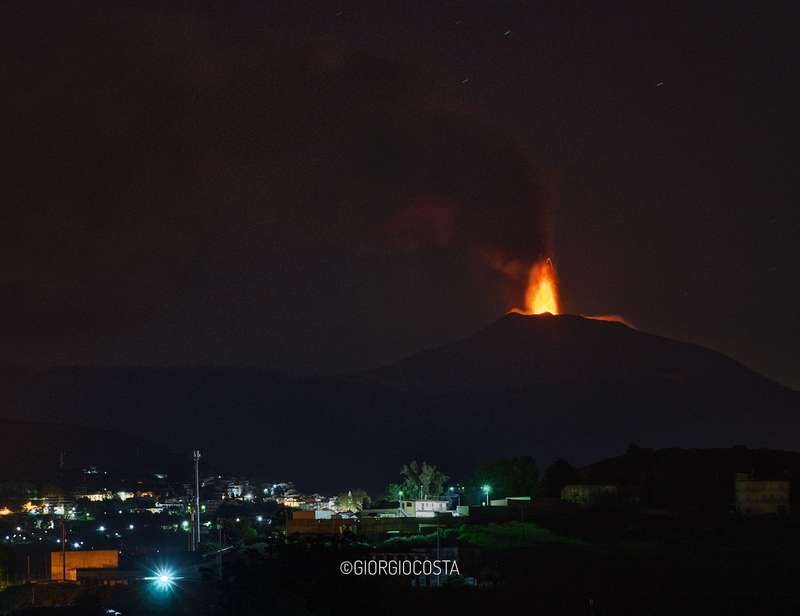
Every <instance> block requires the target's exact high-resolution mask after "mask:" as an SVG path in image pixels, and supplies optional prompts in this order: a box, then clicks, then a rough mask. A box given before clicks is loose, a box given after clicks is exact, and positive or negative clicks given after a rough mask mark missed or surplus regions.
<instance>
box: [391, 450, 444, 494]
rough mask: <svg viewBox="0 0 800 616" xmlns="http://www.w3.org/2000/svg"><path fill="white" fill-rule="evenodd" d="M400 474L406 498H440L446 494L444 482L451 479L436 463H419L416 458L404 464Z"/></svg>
mask: <svg viewBox="0 0 800 616" xmlns="http://www.w3.org/2000/svg"><path fill="white" fill-rule="evenodd" d="M400 474H401V475H402V476H403V483H402V484H401V489H402V490H403V495H404V496H405V497H406V498H418V499H422V498H439V497H441V496H442V495H443V494H444V484H445V483H446V482H447V480H448V479H449V477H448V476H447V475H445V474H444V473H443V472H442V471H440V470H439V469H438V468H437V467H436V465H435V464H428V463H427V462H423V463H422V464H418V463H417V461H416V460H412V461H411V462H410V463H409V464H404V465H403V468H401V469H400ZM394 485H396V484H394Z"/></svg>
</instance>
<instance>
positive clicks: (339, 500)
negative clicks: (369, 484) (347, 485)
mask: <svg viewBox="0 0 800 616" xmlns="http://www.w3.org/2000/svg"><path fill="white" fill-rule="evenodd" d="M369 502H370V497H369V494H367V493H366V492H365V491H364V490H362V489H360V488H359V489H356V490H349V491H347V492H346V493H343V494H340V495H339V496H337V497H336V509H338V510H339V511H350V512H353V513H356V512H358V511H361V510H362V509H363V508H364V505H365V504H369Z"/></svg>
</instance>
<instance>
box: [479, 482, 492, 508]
mask: <svg viewBox="0 0 800 616" xmlns="http://www.w3.org/2000/svg"><path fill="white" fill-rule="evenodd" d="M481 491H482V492H483V493H484V494H485V495H486V506H487V507H488V506H489V492H491V491H492V486H490V485H489V484H488V483H484V484H483V485H482V486H481Z"/></svg>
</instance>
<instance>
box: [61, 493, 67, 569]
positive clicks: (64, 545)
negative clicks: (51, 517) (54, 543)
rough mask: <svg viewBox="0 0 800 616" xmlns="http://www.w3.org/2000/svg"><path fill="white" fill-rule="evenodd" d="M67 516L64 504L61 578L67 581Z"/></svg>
mask: <svg viewBox="0 0 800 616" xmlns="http://www.w3.org/2000/svg"><path fill="white" fill-rule="evenodd" d="M66 517H67V506H66V505H64V515H63V516H61V579H62V580H63V581H65V582H66V581H67V527H66V526H65V525H64V519H65V518H66Z"/></svg>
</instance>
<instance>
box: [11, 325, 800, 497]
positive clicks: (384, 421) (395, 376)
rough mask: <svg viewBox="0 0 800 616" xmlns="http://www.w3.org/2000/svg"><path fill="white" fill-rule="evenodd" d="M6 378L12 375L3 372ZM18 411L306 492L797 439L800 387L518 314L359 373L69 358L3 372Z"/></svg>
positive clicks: (675, 345) (707, 353) (647, 343)
mask: <svg viewBox="0 0 800 616" xmlns="http://www.w3.org/2000/svg"><path fill="white" fill-rule="evenodd" d="M0 373H2V371H0ZM0 403H2V408H3V409H4V410H3V411H2V414H3V415H5V416H6V417H10V418H18V419H35V420H37V421H52V422H62V423H76V424H83V425H87V426H92V427H95V428H103V429H109V430H111V429H113V430H118V431H125V432H129V433H131V434H136V435H138V436H141V437H144V438H146V439H147V440H149V441H152V442H156V443H161V444H163V445H164V446H165V447H166V448H169V449H171V450H177V451H188V450H191V449H193V448H196V447H197V448H200V449H202V450H203V452H204V463H206V464H209V465H212V466H213V467H214V468H222V469H231V470H233V471H235V472H241V473H246V474H258V475H262V476H266V477H272V478H291V479H293V480H295V481H296V482H298V484H299V487H300V488H301V489H319V490H327V491H335V490H342V489H349V488H353V487H366V488H368V489H372V490H375V491H377V490H381V489H382V488H383V487H384V486H385V484H386V482H387V481H389V480H390V479H394V478H396V476H397V474H398V472H399V469H400V467H401V465H402V464H403V463H405V462H408V461H409V460H410V459H413V458H416V459H419V460H422V459H424V460H429V461H432V462H437V463H438V464H439V465H440V466H442V467H443V468H444V469H445V470H446V472H447V473H448V474H450V475H451V476H454V477H462V476H464V475H465V474H467V473H469V472H470V471H471V469H472V468H474V466H475V465H476V464H477V463H479V462H481V461H484V460H487V459H491V458H496V457H502V456H511V455H532V456H534V457H536V458H537V459H538V460H539V461H540V463H541V464H542V465H544V464H546V463H548V462H549V461H550V460H552V459H554V458H556V457H564V458H567V459H569V460H570V461H571V462H573V463H574V464H577V465H581V464H587V463H589V462H592V461H594V460H598V459H602V458H606V457H608V456H611V455H614V454H615V453H617V452H619V451H624V450H625V448H626V447H627V446H628V444H630V443H640V444H643V445H648V446H652V447H672V446H681V447H696V448H708V447H719V448H725V447H731V446H732V445H735V444H739V443H742V444H746V445H748V446H751V447H760V448H772V449H792V448H794V447H796V444H797V443H798V442H800V421H798V418H800V394H798V393H797V392H794V391H791V390H789V389H787V388H785V387H783V386H781V385H779V384H777V383H774V382H772V381H769V380H768V379H765V378H763V377H761V376H760V375H758V374H756V373H754V372H752V371H751V370H749V369H747V368H745V367H744V366H742V365H740V364H738V363H737V362H735V361H733V360H731V359H729V358H727V357H725V356H723V355H721V354H719V353H716V352H714V351H711V350H708V349H704V348H701V347H697V346H694V345H689V344H684V343H680V342H676V341H672V340H667V339H665V338H661V337H658V336H652V335H649V334H646V333H643V332H639V331H636V330H632V329H629V328H628V327H626V326H624V325H622V324H619V323H610V322H605V321H594V320H588V319H583V318H581V317H577V316H569V315H564V316H556V317H553V316H535V317H526V316H521V315H507V316H505V317H503V318H501V319H500V320H498V321H497V322H495V323H493V324H491V325H489V326H488V327H486V328H484V329H483V330H481V331H480V332H478V333H477V334H475V335H474V336H471V337H469V338H466V339H465V340H462V341H460V342H456V343H454V344H450V345H446V346H443V347H441V348H438V349H433V350H429V351H424V352H421V353H418V354H416V355H413V356H411V357H409V358H406V359H403V360H401V361H398V362H396V363H394V364H392V365H389V366H386V367H383V368H379V369H376V370H370V371H365V372H361V373H356V374H347V375H340V376H333V377H326V378H314V379H301V380H291V379H287V378H283V377H281V376H279V375H275V374H273V373H270V372H266V371H261V370H257V369H249V368H202V367H198V368H164V369H162V368H136V367H131V368H92V367H86V368H61V369H51V370H45V371H28V372H26V371H24V370H16V371H14V370H11V371H7V372H6V374H5V375H2V374H0Z"/></svg>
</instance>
